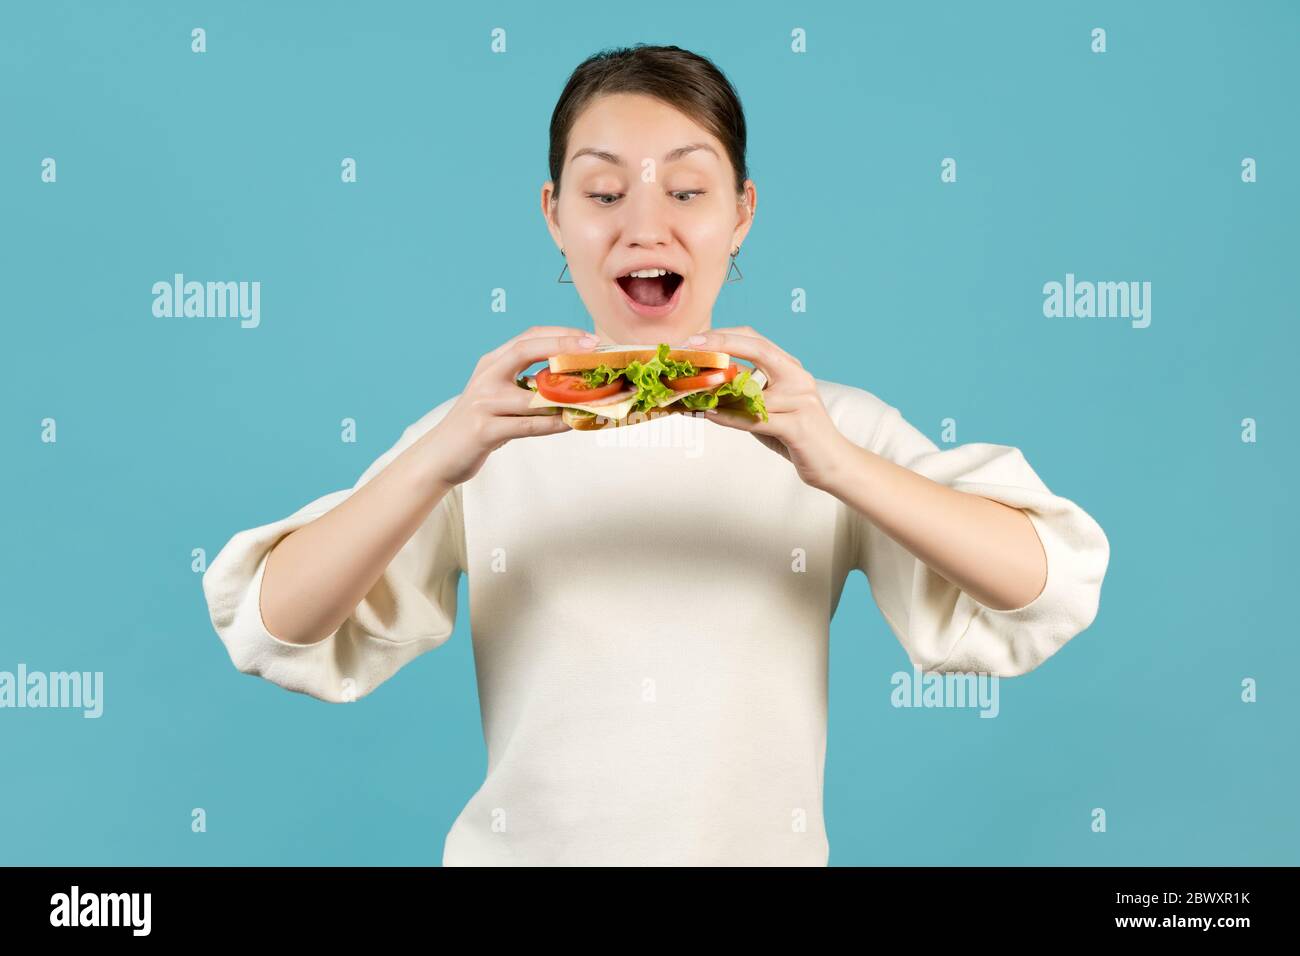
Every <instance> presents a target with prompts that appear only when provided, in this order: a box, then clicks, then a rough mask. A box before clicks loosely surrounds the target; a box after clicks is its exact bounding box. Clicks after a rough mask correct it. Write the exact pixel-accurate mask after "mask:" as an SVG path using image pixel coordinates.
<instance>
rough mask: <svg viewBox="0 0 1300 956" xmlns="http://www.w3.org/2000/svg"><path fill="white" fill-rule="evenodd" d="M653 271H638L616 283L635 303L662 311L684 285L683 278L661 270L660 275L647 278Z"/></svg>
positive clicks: (620, 277)
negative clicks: (648, 273)
mask: <svg viewBox="0 0 1300 956" xmlns="http://www.w3.org/2000/svg"><path fill="white" fill-rule="evenodd" d="M653 271H655V270H652V269H644V270H638V272H637V274H635V275H625V276H619V277H618V279H616V280H615V281H616V282H618V284H619V287H620V288H622V290H623V292H624V294H625V295H626V296H627V297H628V298H629V299H631V300H632V301H633V302H634V303H636V304H637V305H640V306H644V307H645V308H647V309H660V308H664V307H665V306H667V305H668V304H669V303H670V302H672V299H673V294H674V293H675V292H676V291H677V288H678V286H680V285H681V284H682V277H681V276H680V275H678V274H677V273H676V272H669V271H668V270H667V269H659V270H658V272H659V275H657V276H653V277H651V276H646V275H645V274H644V273H646V272H653Z"/></svg>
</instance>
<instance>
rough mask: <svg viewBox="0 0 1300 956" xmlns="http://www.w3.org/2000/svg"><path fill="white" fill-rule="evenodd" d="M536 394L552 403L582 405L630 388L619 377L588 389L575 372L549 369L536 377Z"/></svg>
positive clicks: (541, 371) (543, 370)
mask: <svg viewBox="0 0 1300 956" xmlns="http://www.w3.org/2000/svg"><path fill="white" fill-rule="evenodd" d="M536 380H537V394H538V395H540V396H542V398H549V399H550V400H551V401H553V402H574V403H576V404H579V405H581V404H584V403H587V402H598V401H600V400H601V399H602V398H608V397H609V396H611V395H617V394H618V393H619V392H621V391H623V390H624V389H626V388H628V387H630V386H629V383H628V381H627V379H625V378H623V377H622V376H619V377H618V378H616V379H614V381H612V382H608V383H606V384H604V385H597V386H596V387H595V388H592V387H589V386H588V385H587V383H586V382H584V381H583V379H582V376H581V375H579V374H578V373H577V372H552V371H551V370H550V369H549V368H544V369H541V370H540V371H539V372H538V373H537V376H536Z"/></svg>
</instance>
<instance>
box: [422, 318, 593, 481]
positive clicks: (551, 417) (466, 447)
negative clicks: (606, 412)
mask: <svg viewBox="0 0 1300 956" xmlns="http://www.w3.org/2000/svg"><path fill="white" fill-rule="evenodd" d="M598 341H599V340H598V339H597V338H596V337H595V336H594V335H592V334H591V333H590V332H587V331H586V330H584V329H578V328H573V327H572V326H567V325H535V326H533V327H532V328H531V329H528V330H527V331H524V332H521V333H519V334H518V335H516V336H515V337H514V338H512V339H509V340H508V341H506V342H504V343H502V344H501V345H499V346H498V347H497V348H495V349H493V350H492V351H491V352H488V353H487V354H486V355H484V356H483V357H482V358H480V359H479V360H478V364H477V365H475V366H474V372H473V374H472V375H471V376H470V379H469V382H468V383H467V384H466V385H465V388H464V390H463V391H462V392H461V394H460V397H459V398H458V399H457V400H456V404H455V405H453V406H452V408H451V411H449V412H448V413H447V414H446V416H445V417H444V418H443V419H442V421H440V422H439V423H438V424H437V425H435V426H434V427H433V428H431V429H430V430H429V431H428V432H426V433H425V434H424V436H423V437H422V438H421V439H420V442H419V443H420V444H424V445H426V451H427V454H428V455H429V464H430V467H431V468H432V476H433V478H434V479H435V480H436V481H438V482H441V483H443V484H445V485H447V486H448V487H450V486H452V485H458V484H460V483H461V482H464V481H468V480H469V479H470V478H473V477H474V476H475V475H476V474H478V471H479V469H480V468H482V467H483V462H485V461H486V460H487V457H488V455H490V454H492V452H494V451H496V450H497V449H498V448H500V447H501V446H502V445H504V444H505V443H506V442H508V441H510V440H511V439H512V438H524V437H528V436H533V435H554V434H558V433H559V432H565V431H568V430H569V426H568V425H566V424H565V423H564V420H563V419H562V418H561V417H560V415H559V414H558V413H557V412H556V411H555V410H554V409H550V410H548V409H544V408H530V407H529V402H531V401H532V398H533V395H534V394H535V393H534V392H533V391H532V390H531V389H523V388H520V387H519V386H518V385H516V384H515V381H516V380H517V379H518V377H519V373H520V372H522V371H523V370H524V369H526V368H528V366H530V365H533V364H535V363H537V362H540V361H542V360H544V359H547V358H550V357H551V356H552V355H558V354H559V353H560V352H586V351H589V350H591V349H593V348H595V347H596V345H597V343H598ZM585 343H590V344H585Z"/></svg>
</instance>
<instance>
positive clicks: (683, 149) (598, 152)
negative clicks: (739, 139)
mask: <svg viewBox="0 0 1300 956" xmlns="http://www.w3.org/2000/svg"><path fill="white" fill-rule="evenodd" d="M697 149H705V150H708V151H709V152H710V153H712V154H713V158H714V159H717V158H718V152H717V150H715V149H714V148H713V147H712V146H710V145H709V144H708V143H687V144H686V145H685V146H678V147H677V148H676V149H670V150H669V151H668V152H666V153H664V158H663V160H662V162H665V163H675V162H677V160H679V159H681V158H682V157H683V156H686V155H687V154H689V153H693V152H695V151H696V150H697ZM579 156H595V157H596V158H597V159H603V160H604V161H605V162H607V163H613V164H614V165H615V166H623V165H625V164H624V162H623V160H622V158H621V157H620V156H619V155H618V154H617V153H611V152H610V151H609V150H607V149H598V148H596V147H595V146H584V147H582V149H580V150H578V151H577V152H576V153H574V154H573V155H572V156H571V157H569V162H573V161H574V160H575V159H577V158H578V157H579Z"/></svg>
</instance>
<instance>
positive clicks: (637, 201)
mask: <svg viewBox="0 0 1300 956" xmlns="http://www.w3.org/2000/svg"><path fill="white" fill-rule="evenodd" d="M638 185H639V186H640V187H641V188H639V189H633V190H632V191H631V192H629V193H628V196H627V203H626V205H625V206H624V209H626V210H627V218H626V220H625V221H624V223H623V241H624V242H626V243H627V244H628V245H629V246H642V247H646V248H653V247H655V246H660V245H663V244H664V243H665V242H667V241H668V240H669V238H670V237H671V235H672V228H671V224H670V221H669V216H668V210H667V209H666V208H665V207H664V204H663V200H664V198H665V197H664V195H663V193H662V191H661V190H660V189H659V186H658V184H656V183H638Z"/></svg>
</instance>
